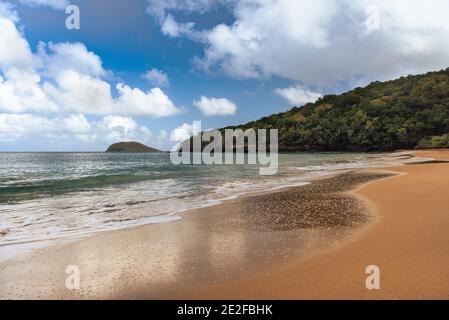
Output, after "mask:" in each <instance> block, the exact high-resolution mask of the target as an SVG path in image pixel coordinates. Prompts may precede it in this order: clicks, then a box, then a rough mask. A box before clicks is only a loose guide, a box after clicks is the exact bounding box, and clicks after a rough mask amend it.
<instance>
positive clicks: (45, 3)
mask: <svg viewBox="0 0 449 320" xmlns="http://www.w3.org/2000/svg"><path fill="white" fill-rule="evenodd" d="M20 3H22V4H24V5H28V6H31V7H50V8H53V9H57V10H62V9H65V8H67V6H68V5H69V4H70V3H69V1H68V0H20Z"/></svg>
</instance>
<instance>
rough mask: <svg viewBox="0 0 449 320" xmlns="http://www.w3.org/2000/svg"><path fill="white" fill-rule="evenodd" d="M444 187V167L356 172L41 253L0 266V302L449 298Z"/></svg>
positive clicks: (448, 204) (448, 168)
mask: <svg viewBox="0 0 449 320" xmlns="http://www.w3.org/2000/svg"><path fill="white" fill-rule="evenodd" d="M418 156H422V157H433V158H436V159H449V152H448V151H445V152H435V153H432V152H431V151H426V152H423V153H418ZM448 178H449V164H447V163H434V164H424V165H410V166H402V167H396V168H391V169H389V170H384V169H382V170H370V171H357V172H352V173H347V174H343V175H340V176H337V177H333V178H328V179H324V180H319V181H315V182H314V183H313V184H311V185H308V186H303V187H298V188H290V189H286V190H281V191H277V192H272V193H267V194H261V195H256V196H248V197H244V198H240V199H237V200H233V201H228V202H226V203H224V204H222V205H218V206H214V207H209V208H204V209H200V210H195V211H192V212H188V213H186V214H184V215H183V217H184V219H182V220H179V221H175V222H171V223H164V224H159V225H148V226H142V227H138V228H132V229H127V230H122V231H113V232H105V233H101V234H97V235H94V236H91V237H89V238H86V239H84V240H81V241H78V242H75V243H71V244H65V245H58V246H52V247H47V248H43V249H38V250H35V251H33V252H32V253H28V254H24V255H21V256H18V257H15V258H13V259H10V260H8V261H5V262H2V263H0V298H3V299H4V298H14V299H17V298H26V299H38V298H46V299H72V298H75V299H90V298H93V299H121V298H131V299H172V298H183V299H216V298H220V299H326V298H330V299H385V298H388V299H427V298H436V299H448V298H449V250H447V248H448V246H449V232H448V230H449V197H448V196H447V191H446V190H449V179H448ZM354 188H355V189H356V191H351V190H354ZM373 264H374V265H378V266H379V267H380V270H381V290H376V291H369V290H367V289H366V288H365V279H366V276H367V275H366V274H365V268H366V266H368V265H373ZM68 265H76V266H78V267H79V269H80V272H81V288H80V290H75V291H71V290H68V289H67V288H66V287H65V280H66V277H67V275H66V274H65V270H66V267H67V266H68Z"/></svg>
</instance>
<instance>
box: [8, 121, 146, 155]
mask: <svg viewBox="0 0 449 320" xmlns="http://www.w3.org/2000/svg"><path fill="white" fill-rule="evenodd" d="M0 138H1V139H2V141H5V142H15V141H20V140H21V139H26V140H34V139H36V140H39V139H45V141H47V142H48V141H54V142H56V143H59V144H60V146H62V147H64V144H66V143H73V142H75V143H76V141H78V142H89V143H93V142H97V143H105V144H110V143H113V142H117V141H125V140H138V141H142V142H145V141H148V142H150V143H152V142H153V141H152V139H153V135H152V133H151V131H150V129H148V128H147V127H145V126H139V125H138V124H137V123H136V122H135V121H134V119H132V118H129V117H121V116H106V117H103V118H101V119H100V120H99V121H89V120H88V119H87V118H86V117H85V116H84V115H83V114H70V115H67V116H57V117H52V118H47V117H42V116H37V115H33V114H0ZM72 140H75V141H72Z"/></svg>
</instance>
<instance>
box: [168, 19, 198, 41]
mask: <svg viewBox="0 0 449 320" xmlns="http://www.w3.org/2000/svg"><path fill="white" fill-rule="evenodd" d="M194 26H195V24H194V23H193V22H189V23H178V22H177V21H176V20H175V18H173V16H172V15H171V14H169V15H167V17H166V18H165V19H164V22H163V23H162V25H161V31H162V33H163V34H164V35H166V36H170V37H180V36H183V35H191V34H192V33H193V32H194V31H193V27H194Z"/></svg>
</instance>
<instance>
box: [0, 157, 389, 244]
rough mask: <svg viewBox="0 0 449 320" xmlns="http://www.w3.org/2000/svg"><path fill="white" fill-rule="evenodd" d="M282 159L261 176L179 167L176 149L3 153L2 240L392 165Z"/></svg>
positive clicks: (153, 214)
mask: <svg viewBox="0 0 449 320" xmlns="http://www.w3.org/2000/svg"><path fill="white" fill-rule="evenodd" d="M279 157H280V158H279V173H278V175H276V176H265V177H262V176H260V175H259V166H255V165H251V166H250V165H212V166H206V165H173V164H171V162H170V158H169V154H107V153H0V232H1V235H0V245H4V244H11V243H18V242H26V241H32V240H38V239H49V238H55V237H64V236H73V235H84V234H89V233H92V232H96V231H102V230H110V229H119V228H124V227H128V226H134V225H139V224H145V223H159V222H165V221H172V220H174V219H179V217H178V216H177V215H176V214H177V213H179V212H182V211H185V210H189V209H192V208H198V207H203V206H209V205H213V204H217V203H220V202H221V201H223V200H226V199H231V198H235V197H237V196H239V195H242V194H245V193H249V192H256V191H265V190H272V189H276V188H282V187H285V186H293V185H301V184H305V183H308V181H309V180H310V179H311V178H314V177H316V176H319V175H325V174H329V173H332V172H335V171H338V170H341V169H347V168H358V167H368V166H378V165H384V164H385V155H384V154H350V153H318V154H316V153H315V154H308V153H303V154H285V155H280V156H279ZM390 160H391V161H390V163H391V162H392V161H393V158H390Z"/></svg>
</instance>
